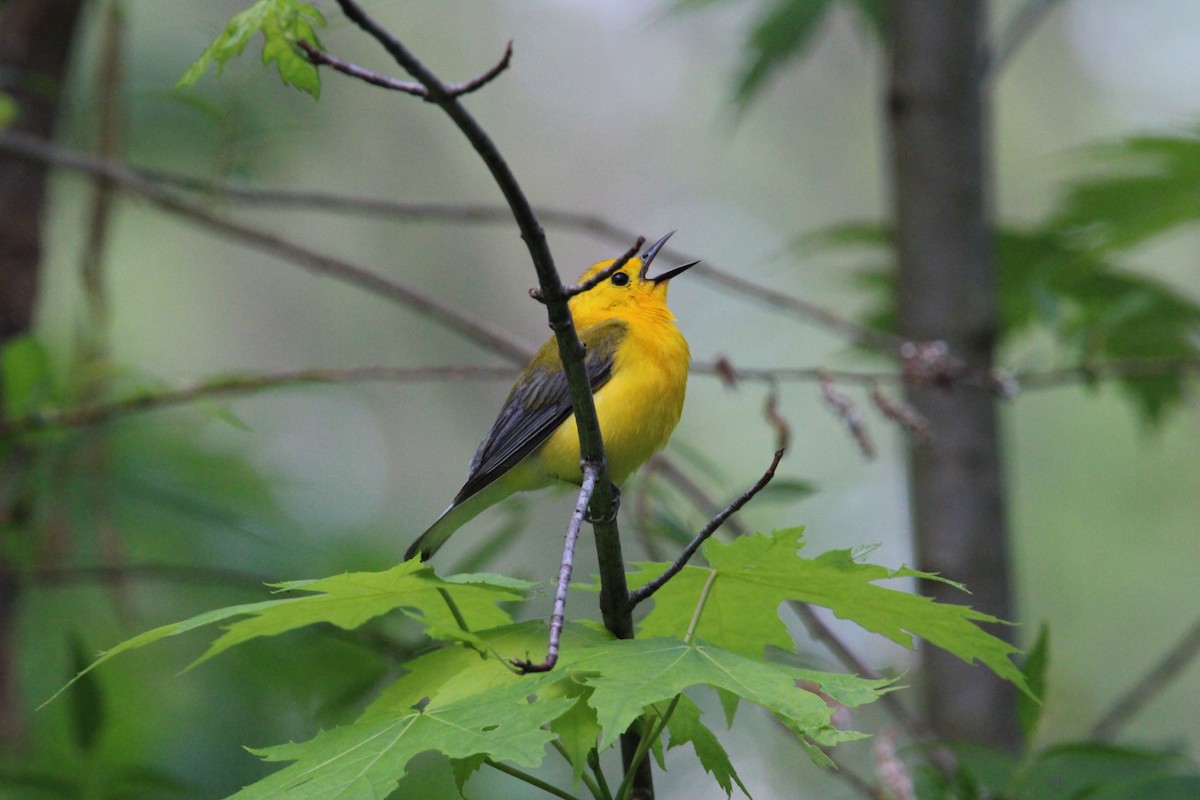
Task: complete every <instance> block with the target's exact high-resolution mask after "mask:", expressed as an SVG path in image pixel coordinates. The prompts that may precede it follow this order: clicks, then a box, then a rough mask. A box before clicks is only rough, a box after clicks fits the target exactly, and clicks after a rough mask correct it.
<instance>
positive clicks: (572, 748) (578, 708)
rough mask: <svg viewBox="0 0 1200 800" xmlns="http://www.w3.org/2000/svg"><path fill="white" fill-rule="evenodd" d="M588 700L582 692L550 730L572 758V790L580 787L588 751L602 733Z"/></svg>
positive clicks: (551, 725)
mask: <svg viewBox="0 0 1200 800" xmlns="http://www.w3.org/2000/svg"><path fill="white" fill-rule="evenodd" d="M587 701H588V698H587V696H586V695H583V694H580V696H579V698H578V699H577V700H576V701H575V705H574V706H572V707H571V710H570V711H568V712H567V713H565V714H563V715H562V716H561V717H559V718H558V719H556V720H554V721H553V722H551V723H550V730H551V731H553V732H554V733H555V734H556V735H557V736H558V740H559V741H560V742H562V745H563V749H565V750H566V751H567V755H568V756H569V757H570V760H571V769H572V772H573V775H572V784H571V786H572V791H574V790H575V789H578V788H579V779H580V778H581V777H583V770H584V768H585V767H586V766H587V759H588V753H590V752H591V751H592V750H594V749H595V748H596V740H597V739H599V738H600V733H601V729H600V723H599V722H598V721H597V720H596V711H595V709H593V708H592V707H591V706H590V705H588V702H587Z"/></svg>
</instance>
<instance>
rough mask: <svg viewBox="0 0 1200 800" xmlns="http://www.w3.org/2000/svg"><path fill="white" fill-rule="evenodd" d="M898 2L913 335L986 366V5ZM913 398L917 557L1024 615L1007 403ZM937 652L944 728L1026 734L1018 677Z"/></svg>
mask: <svg viewBox="0 0 1200 800" xmlns="http://www.w3.org/2000/svg"><path fill="white" fill-rule="evenodd" d="M889 10H890V17H889V24H890V31H891V61H890V68H891V74H890V84H889V87H888V92H889V94H888V96H887V104H888V107H887V112H888V124H889V134H890V145H891V167H892V181H893V198H894V211H895V230H896V237H897V242H896V243H897V257H898V276H897V277H898V280H897V286H898V293H899V296H898V322H899V332H900V334H901V336H903V337H905V338H906V339H909V340H911V341H917V342H928V341H932V340H942V341H944V342H945V343H946V344H947V345H949V347H950V349H951V351H952V352H953V353H954V354H955V355H957V356H959V357H961V358H963V359H965V360H966V361H967V362H969V364H970V365H971V366H972V367H973V368H975V369H983V370H989V369H990V368H991V366H992V356H993V353H992V351H993V346H994V344H995V341H996V338H997V333H998V328H997V326H998V321H997V313H998V312H997V297H996V285H997V281H996V274H995V265H994V263H993V254H992V238H991V220H990V212H991V209H990V200H989V196H988V193H989V188H990V174H989V164H988V142H987V138H986V137H987V131H988V121H989V120H988V99H987V97H986V93H987V87H986V85H985V83H984V81H983V77H982V70H981V67H982V63H983V62H982V58H981V56H982V53H983V48H984V46H985V31H986V6H985V4H984V3H983V2H981V0H893V2H891V4H890V7H889ZM908 399H909V401H910V402H911V403H912V404H913V405H914V406H915V407H916V408H917V410H918V411H920V412H921V413H922V414H924V415H925V417H926V418H928V420H929V422H930V427H931V431H932V433H933V437H934V439H933V441H932V443H930V444H927V445H916V446H914V447H913V448H912V449H911V451H910V456H909V470H910V492H911V502H912V516H913V528H914V536H915V539H916V542H915V546H916V551H917V559H918V562H919V564H920V568H921V569H923V570H928V571H931V572H937V573H940V574H941V575H944V576H946V577H949V578H952V579H954V580H957V581H962V582H963V583H965V584H966V585H967V587H968V588H969V589H970V590H971V592H972V594H971V595H969V596H966V595H963V594H962V593H961V592H959V591H958V590H956V589H953V588H952V587H948V586H944V585H942V584H937V583H929V584H927V585H924V586H922V587H921V590H922V591H923V592H924V593H925V594H927V595H929V596H931V597H933V598H935V599H937V600H938V601H940V602H953V603H964V602H965V603H968V604H970V605H972V606H974V607H975V608H977V609H979V610H982V611H986V612H987V613H989V614H995V615H996V616H998V617H1002V618H1005V619H1011V618H1012V605H1011V601H1010V595H1011V591H1010V585H1009V569H1008V558H1007V538H1008V532H1007V521H1006V513H1005V495H1004V481H1003V474H1002V467H1001V462H1000V444H999V441H998V426H997V419H996V399H995V398H994V397H993V396H991V395H990V394H988V393H987V392H984V391H981V390H979V389H974V388H970V387H964V386H962V385H955V386H952V387H950V388H939V387H934V386H921V387H913V388H910V389H909V391H908ZM997 633H998V634H999V635H1001V636H1004V635H1007V632H1006V631H1003V630H1001V631H997ZM923 660H924V675H925V701H926V711H927V714H928V718H929V723H930V725H931V726H932V727H933V729H934V730H935V731H936V732H937V733H938V734H939V735H940V736H942V737H945V738H948V739H954V740H969V741H973V742H978V743H983V744H990V745H995V746H1001V747H1007V746H1012V745H1013V744H1015V743H1016V741H1017V739H1018V735H1019V734H1018V726H1017V722H1016V706H1015V697H1014V695H1013V691H1012V687H1011V686H1009V685H1008V684H1006V683H1005V682H1003V681H1001V680H1000V679H998V678H996V677H995V676H994V675H993V674H992V673H991V672H989V671H988V670H986V669H984V668H982V667H971V666H968V665H966V664H964V663H963V662H961V661H959V660H958V659H957V658H955V657H953V656H951V655H948V654H946V653H944V652H942V651H939V650H937V649H936V648H926V649H925V650H924V652H923Z"/></svg>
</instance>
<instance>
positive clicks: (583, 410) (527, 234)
mask: <svg viewBox="0 0 1200 800" xmlns="http://www.w3.org/2000/svg"><path fill="white" fill-rule="evenodd" d="M337 3H338V6H339V7H340V8H341V10H342V12H343V13H344V14H345V15H346V17H347V18H348V19H349V20H350V21H351V22H353V23H354V24H355V25H357V26H359V27H360V28H361V29H362V30H363V31H365V32H366V33H367V34H369V35H370V36H371V37H372V38H374V39H375V41H377V42H378V43H379V44H380V45H382V46H383V48H384V49H385V50H387V52H388V54H389V55H391V56H392V58H393V59H395V61H396V63H397V64H399V65H400V66H401V67H402V68H403V69H404V71H405V72H407V73H408V74H409V75H411V76H412V77H413V78H415V79H416V80H417V81H418V82H419V83H420V84H421V85H422V86H424V87H425V90H426V92H427V94H426V97H425V99H426V100H427V101H429V102H431V103H434V104H436V105H437V106H438V107H439V108H441V109H442V111H444V112H445V113H446V115H447V116H449V117H450V119H451V120H453V121H454V124H455V125H457V126H458V129H459V131H461V132H462V134H463V135H464V136H465V137H466V138H467V140H468V141H469V142H470V143H471V146H472V147H473V148H475V152H476V153H478V154H479V157H480V158H481V159H482V160H483V162H484V164H485V165H486V166H487V168H488V170H489V171H490V172H491V174H492V178H493V179H494V180H495V182H496V185H497V186H498V187H499V188H500V191H501V193H502V194H503V195H504V199H505V200H506V201H507V202H508V205H509V208H511V209H512V212H513V218H514V219H515V220H516V223H517V226H518V228H519V229H520V231H521V238H522V239H523V240H524V242H525V246H526V248H528V250H529V255H530V258H531V259H532V260H533V266H534V269H535V270H536V271H537V276H538V284H539V286H540V289H541V300H542V302H543V303H545V305H546V314H547V317H548V318H549V323H550V328H551V330H553V331H554V334H555V338H556V339H557V342H558V351H559V356H560V358H561V359H562V364H563V371H564V372H565V373H566V378H567V386H568V388H569V390H570V394H571V406H572V408H573V410H574V412H575V422H576V427H577V428H578V431H579V451H580V457H581V461H582V463H583V464H586V465H588V466H589V467H591V468H594V469H595V471H596V478H597V480H596V489H595V492H594V494H593V495H592V500H591V512H592V513H591V517H592V520H593V530H594V531H595V536H596V555H597V558H598V561H599V570H600V613H601V615H602V617H603V619H604V626H605V627H606V628H607V629H608V630H609V631H610V632H612V634H613V635H614V636H616V637H617V638H620V639H631V638H633V615H632V611H631V609H630V606H629V600H628V598H629V587H628V584H627V583H626V581H625V561H624V558H623V557H622V555H621V540H620V537H619V535H618V532H617V514H616V506H617V494H616V490H615V487H614V486H613V485H612V481H611V480H610V479H609V476H608V465H607V463H606V461H605V457H604V443H603V441H602V440H601V436H600V422H599V419H598V417H597V416H596V404H595V401H594V400H593V399H592V390H591V385H590V383H589V381H588V378H587V373H586V371H585V370H584V366H583V356H584V349H583V344H582V343H581V342H580V341H579V336H578V334H577V333H576V332H575V325H574V322H573V321H572V319H571V311H570V309H569V308H568V306H567V299H568V298H567V294H566V291H565V290H564V288H563V284H562V279H561V278H560V277H559V274H558V270H557V269H556V268H555V266H554V259H553V257H552V256H551V254H550V245H549V243H548V242H547V241H546V232H545V230H544V229H543V228H542V225H541V223H540V222H538V219H537V215H536V214H535V213H534V211H533V206H532V205H531V204H530V203H529V200H528V198H527V197H526V196H525V193H524V192H523V191H522V189H521V187H520V184H518V182H517V179H516V176H514V175H513V173H512V171H511V170H510V169H509V167H508V164H507V162H505V160H504V158H503V156H501V154H500V150H499V148H497V147H496V144H495V142H493V141H492V138H491V137H490V136H489V135H488V133H487V131H485V130H484V129H483V126H482V125H480V124H479V122H478V121H476V119H475V118H474V117H473V116H472V115H471V113H470V112H468V111H467V109H466V108H465V107H464V106H463V105H462V103H460V102H459V100H458V95H457V94H455V88H454V87H451V86H449V85H447V84H446V83H444V82H442V81H441V79H439V78H438V77H437V75H436V74H434V72H433V71H432V70H430V69H429V68H428V67H426V66H425V64H424V63H422V62H421V60H420V59H418V58H417V57H416V56H415V55H414V54H413V53H412V52H410V51H409V50H408V48H407V47H405V46H404V44H403V43H402V42H400V40H398V39H397V38H396V37H394V36H392V35H391V34H390V33H389V32H388V31H387V30H386V29H384V28H383V27H382V26H381V25H379V24H378V23H377V22H376V21H375V20H373V19H372V18H371V17H370V16H369V15H368V14H367V13H366V12H365V11H363V9H362V8H361V7H360V6H359V5H358V3H356V2H355V0H337ZM504 63H507V56H506V59H505V62H504ZM493 77H494V75H493ZM581 469H582V465H581ZM640 739H641V736H640V731H639V730H637V729H636V726H635V728H631V729H630V730H629V731H626V732H625V733H624V734H622V736H621V754H622V761H623V763H624V764H625V766H626V768H627V769H628V768H629V767H630V765H632V764H633V763H634V761H633V759H634V756H635V754H636V751H637V745H638V743H639V742H640ZM633 786H634V794H635V795H636V796H638V797H645V798H652V797H653V796H654V784H653V780H652V779H651V773H650V765H649V762H643V763H642V764H641V766H640V767H638V769H637V775H636V777H635V779H634V782H633Z"/></svg>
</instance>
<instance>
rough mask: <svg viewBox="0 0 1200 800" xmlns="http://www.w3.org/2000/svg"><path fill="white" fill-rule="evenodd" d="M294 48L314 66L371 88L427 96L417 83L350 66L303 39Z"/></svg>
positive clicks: (354, 65) (347, 62) (348, 63)
mask: <svg viewBox="0 0 1200 800" xmlns="http://www.w3.org/2000/svg"><path fill="white" fill-rule="evenodd" d="M296 46H297V47H299V48H300V49H301V50H303V51H304V54H305V55H306V56H308V60H309V61H310V62H311V63H312V64H314V65H317V66H325V67H329V68H331V69H335V70H337V71H338V72H340V73H342V74H343V75H349V76H350V77H351V78H358V79H359V80H360V81H363V82H364V83H369V84H371V85H372V86H379V87H381V88H383V89H391V90H392V91H396V92H404V93H405V94H411V95H413V96H414V97H421V98H425V97H427V96H428V93H427V92H426V91H425V87H424V86H422V85H421V84H419V83H414V82H413V81H402V80H398V79H397V78H393V77H391V76H389V75H384V74H383V73H381V72H375V71H374V70H370V69H367V68H365V67H360V66H359V65H357V64H352V63H350V62H349V61H343V60H342V59H340V58H338V57H337V56H335V55H333V54H332V53H326V52H325V51H324V50H322V49H321V48H319V47H317V46H316V45H314V44H312V43H310V42H306V41H304V40H303V39H301V40H300V41H298V42H296Z"/></svg>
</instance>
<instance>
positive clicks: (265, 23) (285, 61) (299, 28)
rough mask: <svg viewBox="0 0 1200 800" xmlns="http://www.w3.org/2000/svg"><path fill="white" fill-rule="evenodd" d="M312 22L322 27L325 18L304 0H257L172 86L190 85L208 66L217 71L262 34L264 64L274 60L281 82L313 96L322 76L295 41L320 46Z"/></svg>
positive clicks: (318, 92) (201, 75)
mask: <svg viewBox="0 0 1200 800" xmlns="http://www.w3.org/2000/svg"><path fill="white" fill-rule="evenodd" d="M314 25H315V26H321V27H323V26H324V25H325V17H324V16H322V14H321V12H320V11H318V10H317V9H316V8H314V7H313V6H311V5H308V4H307V3H301V2H298V0H258V2H257V3H255V4H254V5H252V6H251V7H250V8H248V9H246V10H245V11H243V12H242V13H240V14H237V15H236V16H234V17H232V18H231V19H230V20H229V22H228V23H227V24H226V25H225V29H224V30H223V31H221V34H220V35H219V36H218V37H217V38H216V39H214V40H213V42H212V44H210V45H209V46H208V47H206V48H205V49H204V52H203V53H201V54H200V57H199V58H197V59H196V60H195V61H194V62H192V64H191V66H189V67H188V68H187V70H185V71H184V73H183V76H182V77H180V79H179V81H178V83H176V84H175V88H177V89H178V88H181V87H185V86H192V85H193V84H195V83H196V82H197V81H198V80H200V78H201V77H203V76H204V73H206V72H208V70H209V68H210V67H213V68H215V69H216V70H217V72H218V74H219V73H220V71H221V70H222V69H223V68H224V66H225V63H226V62H228V61H229V60H230V59H231V58H233V57H234V56H238V55H241V53H242V51H243V50H245V49H246V45H247V44H249V43H250V40H251V39H253V38H254V37H255V36H256V35H257V34H259V33H261V34H262V35H263V50H262V62H263V65H264V66H269V65H270V64H271V63H272V62H274V64H275V66H276V68H277V69H278V70H279V77H280V78H282V79H283V82H284V83H286V84H290V85H292V86H295V87H296V88H297V89H300V90H301V91H305V92H308V93H309V94H311V95H312V96H313V98H316V97H318V96H319V95H320V94H321V77H320V75H319V73H318V72H317V68H316V67H315V66H314V65H313V64H311V63H310V62H309V61H308V59H307V58H306V57H305V56H304V54H303V53H302V52H300V51H299V50H298V49H297V48H296V44H295V43H296V42H297V41H299V40H303V41H306V42H309V43H310V44H312V45H314V46H316V47H320V46H321V43H320V41H319V40H318V39H317V34H316V31H315V30H314V27H313V26H314Z"/></svg>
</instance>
